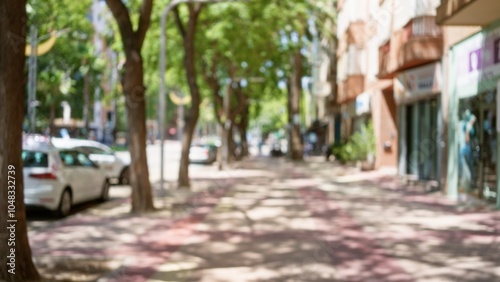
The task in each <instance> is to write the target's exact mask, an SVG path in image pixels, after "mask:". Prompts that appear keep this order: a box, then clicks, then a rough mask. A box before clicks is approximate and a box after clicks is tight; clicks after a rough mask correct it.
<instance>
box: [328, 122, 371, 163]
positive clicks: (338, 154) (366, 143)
mask: <svg viewBox="0 0 500 282" xmlns="http://www.w3.org/2000/svg"><path fill="white" fill-rule="evenodd" d="M375 149H376V148H375V133H374V130H373V123H372V122H371V121H370V122H368V124H367V125H364V126H363V127H362V128H361V130H360V131H359V132H356V133H354V134H353V135H352V136H351V137H350V138H349V140H348V141H347V142H346V143H345V144H334V146H333V148H332V153H333V155H334V156H335V158H336V159H337V160H339V161H340V162H350V161H363V160H366V159H367V157H368V155H370V154H371V155H373V156H374V155H375Z"/></svg>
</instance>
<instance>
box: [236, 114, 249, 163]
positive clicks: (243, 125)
mask: <svg viewBox="0 0 500 282" xmlns="http://www.w3.org/2000/svg"><path fill="white" fill-rule="evenodd" d="M247 128H248V111H245V112H244V113H242V115H241V120H240V122H239V123H238V133H239V134H240V139H241V155H240V158H244V157H248V155H249V154H250V153H249V151H248V140H247Z"/></svg>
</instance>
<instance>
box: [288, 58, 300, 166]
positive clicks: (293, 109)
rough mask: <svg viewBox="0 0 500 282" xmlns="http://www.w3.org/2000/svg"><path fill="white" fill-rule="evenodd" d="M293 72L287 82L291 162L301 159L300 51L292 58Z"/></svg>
mask: <svg viewBox="0 0 500 282" xmlns="http://www.w3.org/2000/svg"><path fill="white" fill-rule="evenodd" d="M292 66H293V72H292V74H291V76H290V81H289V82H288V124H289V125H290V127H289V146H288V147H289V150H290V151H289V156H290V158H291V159H292V160H302V159H303V148H302V137H301V134H300V96H301V94H302V86H301V82H302V55H301V53H300V49H299V50H298V51H297V52H296V53H295V54H294V55H293V57H292Z"/></svg>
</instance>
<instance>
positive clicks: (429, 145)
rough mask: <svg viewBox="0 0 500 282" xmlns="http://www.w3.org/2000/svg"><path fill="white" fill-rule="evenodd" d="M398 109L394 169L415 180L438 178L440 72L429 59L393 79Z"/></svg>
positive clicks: (437, 66) (438, 65)
mask: <svg viewBox="0 0 500 282" xmlns="http://www.w3.org/2000/svg"><path fill="white" fill-rule="evenodd" d="M394 80H395V81H394V99H395V101H396V104H397V112H398V121H399V122H398V132H399V138H398V139H399V140H398V142H399V152H398V172H399V174H400V175H411V176H414V178H416V179H418V180H432V181H438V180H439V179H440V166H439V163H440V162H439V161H438V160H439V156H440V154H441V152H440V150H441V146H439V143H440V142H441V139H440V136H441V125H440V123H439V120H440V115H441V106H440V98H439V96H440V94H441V89H442V87H441V86H442V72H441V65H440V64H439V63H433V64H429V65H425V66H421V67H418V68H413V69H410V70H408V71H405V72H402V73H399V74H398V75H397V76H396V78H395V79H394Z"/></svg>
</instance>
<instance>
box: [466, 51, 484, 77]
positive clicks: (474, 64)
mask: <svg viewBox="0 0 500 282" xmlns="http://www.w3.org/2000/svg"><path fill="white" fill-rule="evenodd" d="M482 62H483V52H482V50H481V49H477V50H474V51H472V52H470V53H469V72H473V71H478V70H480V69H481V68H482V67H483V64H482Z"/></svg>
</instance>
